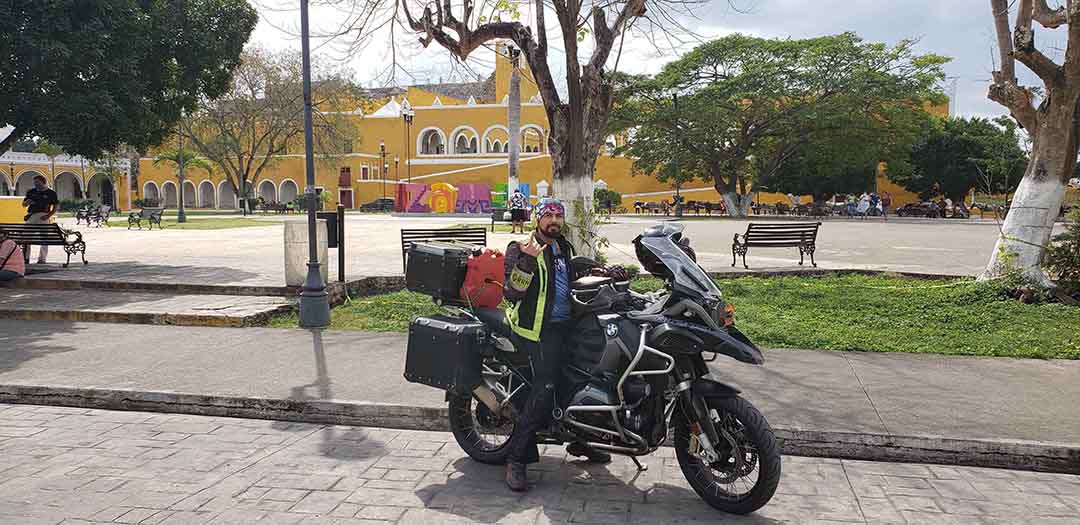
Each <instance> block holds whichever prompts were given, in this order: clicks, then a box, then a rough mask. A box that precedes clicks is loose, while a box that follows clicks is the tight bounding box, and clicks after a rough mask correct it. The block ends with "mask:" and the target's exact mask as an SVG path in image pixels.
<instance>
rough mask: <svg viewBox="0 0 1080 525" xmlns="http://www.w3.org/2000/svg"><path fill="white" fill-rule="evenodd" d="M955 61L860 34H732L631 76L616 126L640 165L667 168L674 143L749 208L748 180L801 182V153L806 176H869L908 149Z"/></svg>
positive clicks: (692, 168)
mask: <svg viewBox="0 0 1080 525" xmlns="http://www.w3.org/2000/svg"><path fill="white" fill-rule="evenodd" d="M947 61H948V59H946V58H944V57H941V56H938V55H916V54H915V52H914V50H913V42H910V41H903V42H900V43H899V44H897V45H896V46H893V47H889V46H886V45H884V44H875V43H865V42H863V41H862V40H861V39H860V38H859V37H858V36H856V35H855V34H853V33H844V34H840V35H833V36H824V37H818V38H811V39H806V40H778V39H764V38H756V37H750V36H746V35H740V34H734V35H730V36H727V37H724V38H721V39H719V40H715V41H712V42H708V43H706V44H703V45H702V46H700V47H698V48H696V49H694V50H693V51H691V52H690V53H689V54H687V55H686V56H684V57H682V58H680V59H679V60H676V61H674V62H672V63H669V64H667V65H666V66H665V67H664V69H663V70H662V71H661V72H660V73H659V74H658V75H656V76H654V77H633V78H629V79H627V80H626V81H625V82H624V83H623V84H622V85H621V86H620V89H619V92H618V98H617V102H616V109H615V112H614V116H613V119H612V120H613V122H612V126H611V128H610V129H611V130H612V131H624V132H626V133H627V137H628V140H627V142H626V145H624V146H623V147H621V148H619V150H620V152H622V153H624V154H628V155H630V156H632V157H634V159H635V162H634V166H635V171H636V172H638V173H649V174H652V173H662V172H663V168H662V167H663V166H664V165H665V164H667V163H668V162H669V160H670V159H671V156H672V155H673V154H674V150H675V149H677V150H678V155H679V165H680V168H681V169H680V171H681V172H689V173H692V174H694V176H696V177H697V178H700V179H702V180H705V181H707V182H709V183H711V184H712V185H713V186H714V187H715V188H716V190H717V192H719V193H720V194H721V195H723V196H724V198H725V200H726V201H728V209H729V210H734V211H736V212H738V211H743V212H745V209H746V208H747V207H748V206H749V203H750V200H749V199H743V198H742V197H743V196H745V195H746V194H747V192H748V191H749V188H750V185H751V184H752V183H757V184H759V185H761V186H768V185H770V184H773V185H783V186H784V187H794V184H793V183H792V178H791V173H796V174H798V173H800V170H795V171H792V172H789V174H788V176H786V177H784V176H779V175H780V174H782V173H783V172H782V168H784V166H785V165H787V164H788V163H789V162H791V161H792V159H794V158H795V157H796V156H800V155H801V157H802V160H803V169H802V173H803V174H804V175H805V174H807V173H822V172H826V173H834V172H842V171H850V167H851V166H860V165H865V169H866V172H867V173H868V174H872V173H873V167H874V166H875V165H876V163H877V161H878V160H884V157H886V156H889V154H890V153H892V152H894V151H895V150H897V149H899V150H902V148H897V147H896V145H902V144H903V143H904V142H903V141H904V139H905V138H906V137H908V136H910V135H911V134H912V133H914V131H913V130H915V129H917V128H918V126H919V125H920V124H919V121H920V119H921V118H922V117H921V116H920V115H921V114H922V113H923V105H924V104H925V103H926V102H927V101H933V102H936V101H940V100H942V95H941V93H940V91H939V90H938V88H937V86H938V84H939V82H940V81H941V80H942V79H943V78H944V74H943V72H942V69H941V66H942V65H943V64H944V63H946V62H947ZM673 94H678V95H679V104H680V108H679V111H678V113H677V114H676V113H675V111H674V107H673V104H672V101H671V98H672V95H673ZM676 131H677V133H676ZM826 144H827V150H832V152H831V153H830V154H828V156H827V157H825V155H821V156H819V158H817V159H816V160H815V159H814V158H813V155H812V152H815V151H823V150H821V149H820V148H821V147H822V146H823V145H826ZM815 145H816V146H817V149H814V146H815ZM837 150H840V151H843V152H844V154H843V155H840V156H838V155H836V154H835V153H836V151H837ZM860 150H861V151H860ZM845 157H846V159H847V160H846V163H847V164H841V167H842V168H844V169H843V170H837V169H836V164H837V162H836V161H838V160H839V159H841V158H845ZM871 159H872V160H871ZM826 160H827V161H828V162H825V161H826ZM815 162H816V163H817V164H818V165H820V166H819V167H818V168H813V169H812V170H811V166H813V165H814V163H815ZM826 169H828V170H830V171H825V170H826ZM811 193H815V192H811Z"/></svg>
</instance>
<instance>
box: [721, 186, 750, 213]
mask: <svg viewBox="0 0 1080 525" xmlns="http://www.w3.org/2000/svg"><path fill="white" fill-rule="evenodd" d="M720 197H721V198H723V199H724V205H725V206H727V212H728V216H731V217H748V216H750V204H751V203H753V202H754V199H753V196H752V195H743V194H741V193H739V192H737V191H725V192H723V193H721V194H720Z"/></svg>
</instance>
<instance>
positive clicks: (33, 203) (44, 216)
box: [22, 175, 60, 264]
mask: <svg viewBox="0 0 1080 525" xmlns="http://www.w3.org/2000/svg"><path fill="white" fill-rule="evenodd" d="M22 204H23V206H26V224H49V223H51V222H52V218H53V215H56V208H57V206H58V205H59V204H60V199H58V198H57V197H56V192H55V191H53V190H51V189H49V186H48V181H47V180H46V179H45V177H44V176H42V175H38V176H36V177H34V187H33V188H31V189H30V191H28V192H26V198H25V199H23V203H22ZM38 250H39V251H38V260H37V262H38V264H45V258H46V257H47V256H48V255H49V247H48V246H39V247H38ZM26 256H27V257H28V258H29V257H30V254H29V253H27V254H26Z"/></svg>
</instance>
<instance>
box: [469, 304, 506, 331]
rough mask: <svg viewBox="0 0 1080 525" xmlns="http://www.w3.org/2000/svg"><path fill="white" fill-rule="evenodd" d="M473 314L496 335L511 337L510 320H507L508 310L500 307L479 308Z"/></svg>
mask: <svg viewBox="0 0 1080 525" xmlns="http://www.w3.org/2000/svg"><path fill="white" fill-rule="evenodd" d="M473 314H475V315H476V318H477V319H480V322H482V323H484V324H485V325H486V326H487V327H488V328H490V329H491V330H492V331H494V332H495V334H496V335H501V336H503V337H510V322H509V321H507V320H506V312H503V311H502V310H500V309H498V308H477V309H476V310H474V311H473Z"/></svg>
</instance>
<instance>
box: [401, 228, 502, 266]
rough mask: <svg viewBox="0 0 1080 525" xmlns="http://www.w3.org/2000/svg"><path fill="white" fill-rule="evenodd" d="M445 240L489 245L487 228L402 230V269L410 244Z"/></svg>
mask: <svg viewBox="0 0 1080 525" xmlns="http://www.w3.org/2000/svg"><path fill="white" fill-rule="evenodd" d="M428 241H444V242H463V243H465V244H474V245H477V246H479V247H481V248H483V247H484V246H487V228H445V229H423V230H421V229H414V230H404V229H403V230H401V271H402V272H404V271H405V263H406V258H407V256H408V253H409V246H412V243H414V242H428Z"/></svg>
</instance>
